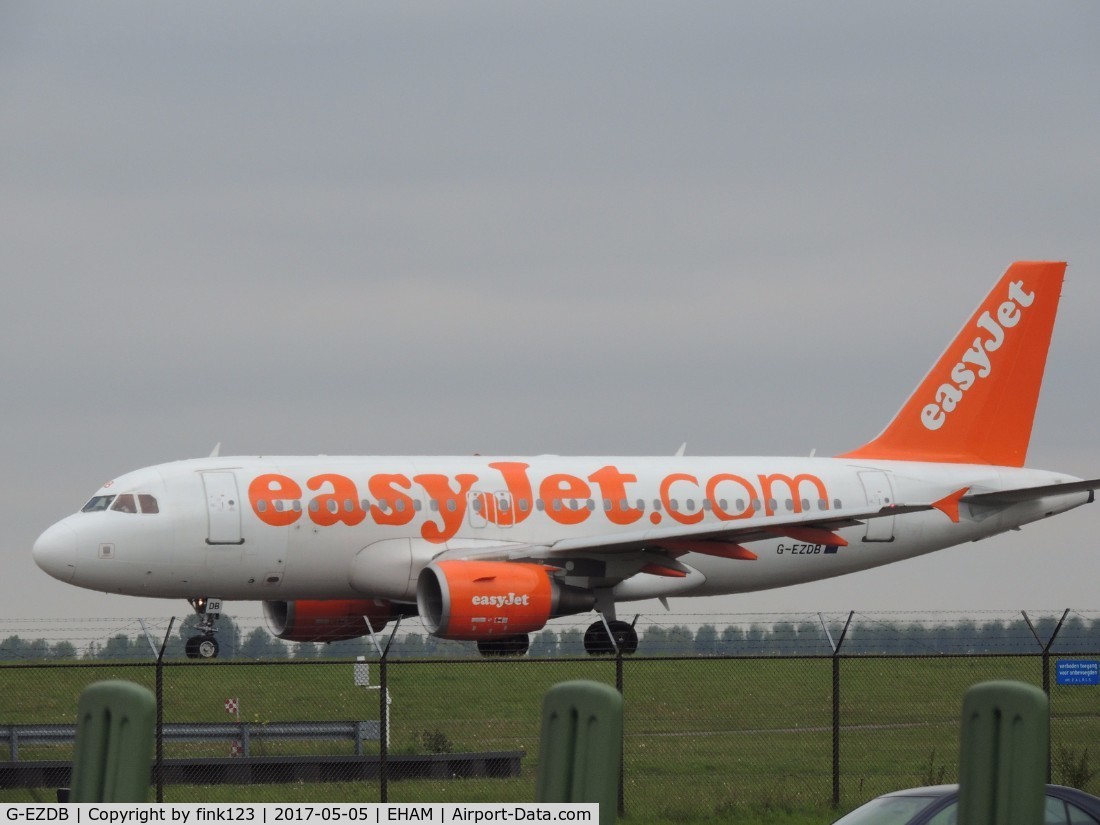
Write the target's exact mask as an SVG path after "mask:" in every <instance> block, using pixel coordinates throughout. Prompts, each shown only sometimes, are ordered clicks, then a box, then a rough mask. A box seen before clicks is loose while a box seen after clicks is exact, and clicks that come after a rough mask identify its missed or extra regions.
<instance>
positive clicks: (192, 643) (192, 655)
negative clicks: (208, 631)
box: [183, 636, 202, 659]
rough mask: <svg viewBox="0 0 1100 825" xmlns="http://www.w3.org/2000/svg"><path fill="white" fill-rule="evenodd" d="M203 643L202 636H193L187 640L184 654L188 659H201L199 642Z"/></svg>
mask: <svg viewBox="0 0 1100 825" xmlns="http://www.w3.org/2000/svg"><path fill="white" fill-rule="evenodd" d="M201 641H202V636H192V637H191V638H190V639H188V640H187V642H186V644H184V646H183V652H184V653H186V654H187V658H188V659H197V658H199V642H201Z"/></svg>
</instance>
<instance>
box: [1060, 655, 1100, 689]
mask: <svg viewBox="0 0 1100 825" xmlns="http://www.w3.org/2000/svg"><path fill="white" fill-rule="evenodd" d="M1056 673H1057V676H1058V684H1060V685H1100V662H1094V661H1088V660H1083V659H1059V660H1058V662H1057V669H1056Z"/></svg>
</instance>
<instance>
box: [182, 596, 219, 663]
mask: <svg viewBox="0 0 1100 825" xmlns="http://www.w3.org/2000/svg"><path fill="white" fill-rule="evenodd" d="M187 601H188V602H190V603H191V607H193V608H194V609H195V612H196V613H198V614H199V616H200V619H199V623H198V626H197V627H196V630H198V631H199V635H198V636H192V637H191V638H190V639H188V640H187V643H186V644H185V645H184V648H183V650H184V653H186V654H187V658H188V659H216V658H217V657H218V640H217V639H215V638H214V634H215V633H217V632H218V628H217V621H218V617H219V616H221V609H222V600H221V599H208V598H206V597H205V596H199V597H198V598H195V599H188V600H187Z"/></svg>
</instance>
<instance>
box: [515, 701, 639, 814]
mask: <svg viewBox="0 0 1100 825" xmlns="http://www.w3.org/2000/svg"><path fill="white" fill-rule="evenodd" d="M622 751H623V697H622V695H621V694H620V693H619V692H618V691H617V690H615V688H613V687H611V686H610V685H604V684H601V683H599V682H588V681H575V682H561V683H560V684H557V685H554V686H553V687H552V688H550V690H548V691H547V692H546V696H545V697H544V698H543V700H542V733H541V736H540V738H539V770H538V777H537V779H536V781H535V801H536V802H598V803H600V825H614V823H615V817H616V815H617V812H618V804H619V803H618V797H619V771H620V768H621V765H622Z"/></svg>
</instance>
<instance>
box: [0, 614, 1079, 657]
mask: <svg viewBox="0 0 1100 825" xmlns="http://www.w3.org/2000/svg"><path fill="white" fill-rule="evenodd" d="M197 621H198V620H197V618H196V617H189V618H188V619H185V620H184V621H183V622H182V623H181V624H180V625H179V626H178V627H177V628H176V630H175V631H174V632H173V633H172V635H171V637H170V638H169V640H168V643H167V646H166V648H165V657H166V658H168V659H182V658H184V656H185V653H184V643H185V642H186V640H187V639H188V638H189V637H191V636H193V635H195V633H196V630H195V624H196V623H197ZM1057 624H1058V618H1057V617H1050V616H1045V617H1043V618H1040V619H1037V620H1035V621H1034V622H1033V624H1032V626H1031V627H1029V626H1028V623H1027V622H1026V621H1025V620H1024V619H1023V617H1022V616H1021V617H1020V618H1018V619H1016V620H1014V621H1010V622H1004V621H985V622H979V621H976V620H973V619H963V620H961V621H955V622H943V623H933V622H895V621H889V620H886V621H881V620H876V619H874V618H873V617H871V618H868V617H866V616H859V617H857V618H856V620H855V621H853V622H852V624H851V626H850V627H849V629H848V632H847V635H845V636H844V639H843V643H842V645H841V649H840V652H841V653H842V654H844V655H849V656H859V655H903V656H920V655H945V654H948V655H951V654H954V655H965V654H1003V655H1019V654H1035V653H1040V652H1042V650H1043V648H1044V647H1045V646H1046V645H1048V644H1049V643H1050V639H1051V637H1052V636H1053V635H1054V633H1055V629H1056V628H1057ZM1033 629H1034V632H1033ZM640 631H641V632H640V634H639V635H640V643H639V645H638V655H643V656H829V655H831V654H832V653H833V649H834V645H835V644H837V643H838V642H839V641H840V639H841V634H842V631H843V624H842V623H835V622H833V623H827V624H825V625H823V624H822V623H821V622H820V621H811V620H806V619H803V620H800V621H797V622H795V621H778V622H774V623H772V624H763V623H753V624H749V625H743V624H730V625H726V626H725V627H719V626H718V625H715V624H704V625H701V626H698V627H694V628H693V627H691V626H689V625H684V624H673V625H660V624H648V625H646V626H645V627H644V628H641V629H640ZM382 636H383V638H382V639H380V642H382V643H383V644H384V643H385V639H386V638H388V634H387V633H385V632H383V634H382ZM217 638H218V643H219V645H220V647H221V652H220V653H219V658H222V659H236V658H239V659H245V660H264V659H295V660H306V659H320V658H325V659H354V658H355V657H356V656H366V657H368V658H370V659H375V658H377V656H378V653H377V650H376V649H375V647H374V643H373V642H372V640H371V639H369V638H366V637H364V638H360V639H349V640H346V641H338V642H332V643H327V644H318V643H311V642H305V643H286V642H283V641H281V640H279V639H277V638H275V637H274V636H272V635H271V634H270V633H269V632H268V631H267V630H266V629H265V628H264V627H260V626H257V627H252V628H251V629H249V630H247V631H246V630H244V629H242V628H241V627H240V625H238V624H237V622H235V621H234V620H233V619H232V618H230V617H229V616H225V615H224V614H223V616H222V618H221V620H220V622H219V623H218V635H217ZM151 641H152V644H151V643H150V639H149V638H147V637H146V636H145V635H144V634H139V635H136V636H130V635H127V634H125V633H116V634H114V635H112V636H110V637H108V638H106V639H103V640H95V641H91V642H87V643H85V644H83V645H82V646H81V647H78V646H77V645H76V644H75V643H74V642H73V641H70V640H60V641H54V642H50V641H48V640H46V639H41V638H39V639H23V638H21V637H20V636H18V635H11V636H8V637H7V638H6V639H4V640H3V641H0V661H5V662H12V661H22V662H26V661H45V662H65V661H119V660H127V661H150V660H151V659H153V658H155V654H154V650H153V648H154V646H156V647H157V648H158V649H159V647H160V645H161V644H162V643H163V641H164V640H163V638H162V637H161V638H156V637H153V638H152V640H151ZM1050 652H1051V653H1053V654H1063V655H1066V654H1075V653H1080V654H1094V655H1100V618H1096V619H1091V620H1086V619H1084V618H1082V617H1080V616H1078V615H1073V616H1070V617H1069V618H1067V619H1066V621H1065V622H1064V623H1063V624H1062V626H1061V628H1058V633H1057V636H1056V638H1055V640H1054V643H1053V645H1051V647H1050ZM389 655H390V656H391V657H395V658H397V657H403V658H476V657H478V653H477V648H476V646H475V645H474V644H472V643H469V642H454V641H448V640H445V639H437V638H435V637H434V636H430V635H426V634H423V633H420V632H416V631H411V632H402V633H399V634H398V635H397V637H396V638H395V639H394V641H393V644H392V646H391V648H390V654H389ZM583 655H584V634H583V631H582V630H580V629H578V628H576V627H566V628H562V629H560V630H556V629H553V628H546V629H544V630H542V631H540V632H538V633H535V634H533V635H532V636H531V648H530V651H529V652H528V656H532V657H537V658H552V657H572V656H583Z"/></svg>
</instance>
